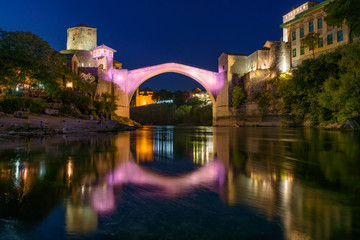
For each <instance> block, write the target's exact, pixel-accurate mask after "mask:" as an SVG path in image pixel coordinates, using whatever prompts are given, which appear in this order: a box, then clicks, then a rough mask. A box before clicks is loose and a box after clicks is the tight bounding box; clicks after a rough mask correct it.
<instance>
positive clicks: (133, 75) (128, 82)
mask: <svg viewBox="0 0 360 240" xmlns="http://www.w3.org/2000/svg"><path fill="white" fill-rule="evenodd" d="M166 72H174V73H179V74H183V75H185V76H188V77H190V78H192V79H194V80H195V81H197V82H198V83H200V84H201V85H202V86H203V87H204V88H205V89H206V91H208V92H209V93H210V95H211V96H212V98H213V100H214V96H216V95H217V94H218V93H219V92H220V90H221V89H222V88H223V86H224V81H225V78H224V77H223V76H222V74H219V73H217V72H212V71H209V70H205V69H201V68H196V67H192V66H188V65H184V64H179V63H164V64H160V65H155V66H151V67H144V68H139V69H135V70H131V71H129V70H126V69H121V70H119V69H113V71H112V75H113V77H112V79H113V81H114V82H115V83H116V84H117V85H118V86H119V87H120V89H122V90H123V91H125V92H126V93H127V94H128V98H129V102H130V99H131V97H132V95H133V94H134V92H135V90H136V89H137V88H138V87H139V86H140V85H141V84H142V83H143V82H145V81H146V80H148V79H149V78H152V77H154V76H156V75H159V74H162V73H166Z"/></svg>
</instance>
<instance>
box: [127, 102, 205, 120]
mask: <svg viewBox="0 0 360 240" xmlns="http://www.w3.org/2000/svg"><path fill="white" fill-rule="evenodd" d="M130 116H131V118H132V119H134V120H135V121H137V122H139V123H141V124H143V125H207V126H210V125H212V105H211V104H210V105H204V104H203V102H202V101H200V100H199V99H198V98H191V99H189V100H188V102H187V103H186V104H183V105H180V106H179V107H177V106H176V104H152V105H147V106H142V107H135V108H131V109H130Z"/></svg>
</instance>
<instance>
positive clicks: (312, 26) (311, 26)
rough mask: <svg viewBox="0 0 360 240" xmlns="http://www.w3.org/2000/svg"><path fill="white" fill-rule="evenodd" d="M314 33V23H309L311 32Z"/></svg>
mask: <svg viewBox="0 0 360 240" xmlns="http://www.w3.org/2000/svg"><path fill="white" fill-rule="evenodd" d="M313 31H314V22H309V32H313Z"/></svg>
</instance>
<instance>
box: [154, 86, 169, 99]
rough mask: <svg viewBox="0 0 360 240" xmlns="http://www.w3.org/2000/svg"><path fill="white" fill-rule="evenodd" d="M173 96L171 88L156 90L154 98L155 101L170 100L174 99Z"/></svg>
mask: <svg viewBox="0 0 360 240" xmlns="http://www.w3.org/2000/svg"><path fill="white" fill-rule="evenodd" d="M172 97H173V94H172V93H171V92H170V91H169V90H166V89H161V90H160V91H155V92H154V94H153V96H152V99H153V100H154V101H159V100H170V99H172Z"/></svg>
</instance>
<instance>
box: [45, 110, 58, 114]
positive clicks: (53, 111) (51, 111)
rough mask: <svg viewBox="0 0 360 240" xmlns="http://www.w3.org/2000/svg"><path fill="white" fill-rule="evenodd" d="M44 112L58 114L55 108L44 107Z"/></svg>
mask: <svg viewBox="0 0 360 240" xmlns="http://www.w3.org/2000/svg"><path fill="white" fill-rule="evenodd" d="M45 114H48V115H59V110H57V109H51V108H45Z"/></svg>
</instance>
